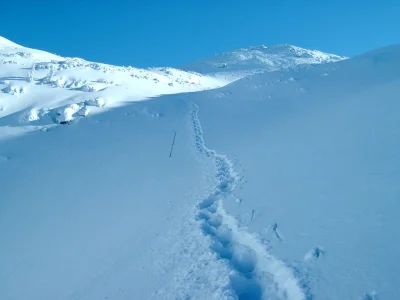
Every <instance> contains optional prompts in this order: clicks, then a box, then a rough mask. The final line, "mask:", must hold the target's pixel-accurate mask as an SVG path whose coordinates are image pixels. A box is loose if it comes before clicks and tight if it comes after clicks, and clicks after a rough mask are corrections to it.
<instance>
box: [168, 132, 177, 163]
mask: <svg viewBox="0 0 400 300" xmlns="http://www.w3.org/2000/svg"><path fill="white" fill-rule="evenodd" d="M175 137H176V131H175V134H174V139H173V140H172V146H171V152H170V153H169V157H171V156H172V150H174V144H175Z"/></svg>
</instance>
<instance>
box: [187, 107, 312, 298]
mask: <svg viewBox="0 0 400 300" xmlns="http://www.w3.org/2000/svg"><path fill="white" fill-rule="evenodd" d="M192 107H193V108H192V112H191V123H192V127H193V131H194V142H195V148H196V150H197V151H198V152H199V153H200V154H201V155H203V156H205V157H207V158H211V159H212V160H213V161H214V163H215V165H216V167H217V174H216V177H217V179H218V185H217V187H216V189H215V192H214V193H213V194H210V195H209V196H208V197H206V198H205V199H203V200H202V201H201V202H200V203H199V205H198V210H199V211H198V215H197V220H198V221H199V223H200V224H201V229H202V231H203V233H204V234H205V235H206V236H209V237H210V238H211V240H212V245H211V249H212V250H213V252H214V253H215V254H216V255H217V256H218V257H219V258H221V259H225V260H227V261H228V263H229V265H230V267H231V272H230V287H229V288H230V289H232V290H233V292H234V293H235V295H236V296H237V299H253V300H257V299H259V300H261V299H271V297H273V299H286V300H310V299H312V296H311V295H309V294H308V289H307V288H306V287H304V286H303V285H302V284H301V283H300V282H299V281H298V279H297V278H296V276H295V275H294V272H293V270H292V269H291V268H289V267H288V266H287V265H285V263H284V262H282V261H281V260H279V259H277V258H276V257H274V256H272V255H271V254H270V253H269V252H268V251H267V250H266V248H265V246H264V245H263V243H262V242H261V241H260V240H259V239H258V238H257V236H256V235H254V234H251V233H249V232H247V231H246V230H245V229H244V228H241V227H240V226H239V224H238V222H237V220H236V219H235V218H234V217H232V216H230V215H229V214H228V213H227V212H226V211H225V209H224V207H223V199H224V198H225V197H226V196H228V195H229V194H230V193H231V192H232V191H234V190H235V188H236V186H237V184H238V183H239V182H240V177H239V174H238V173H237V172H235V170H234V168H233V163H232V162H231V161H230V160H229V158H228V157H226V156H225V155H221V154H219V153H217V152H216V151H215V150H211V149H209V148H207V146H206V144H205V142H204V138H203V131H202V128H201V123H200V120H199V116H198V112H199V106H198V105H197V104H195V103H192Z"/></svg>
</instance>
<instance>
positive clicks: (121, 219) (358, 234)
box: [0, 41, 400, 300]
mask: <svg viewBox="0 0 400 300" xmlns="http://www.w3.org/2000/svg"><path fill="white" fill-rule="evenodd" d="M1 42H2V45H3V47H2V48H3V49H2V50H0V53H3V58H2V60H6V58H5V57H6V55H8V54H11V56H10V57H9V59H11V60H15V61H16V63H6V64H5V65H4V66H5V67H4V68H3V65H0V72H1V74H2V75H1V76H2V77H6V76H7V77H8V78H12V79H7V78H3V79H1V80H2V81H3V82H5V83H3V85H4V87H2V89H4V88H5V92H3V93H2V94H0V103H1V105H2V106H3V107H4V108H3V111H2V113H3V115H2V116H3V117H2V118H1V119H0V126H1V127H0V133H1V134H2V137H3V138H2V139H0V184H1V198H0V299H2V300H3V299H5V300H21V299H28V300H31V299H32V300H54V299H62V300H77V299H81V300H99V299H113V300H114V299H115V300H126V299H154V300H159V299H161V300H164V299H165V300H177V299H179V300H184V299H185V300H186V299H196V300H197V299H201V300H203V299H204V300H209V299H215V300H224V299H225V300H228V299H229V300H266V299H269V300H270V299H272V300H311V299H313V300H315V299H316V300H318V299H322V300H337V299H349V300H371V299H397V295H400V278H399V276H398V275H397V271H398V270H399V269H400V260H398V258H397V256H398V253H399V252H400V243H399V242H398V236H399V235H400V230H399V228H400V219H399V218H398V207H399V205H398V199H399V196H400V185H399V184H398V183H399V182H400V172H399V170H400V159H399V156H398V153H399V151H400V142H399V141H400V130H399V128H400V119H399V117H398V114H399V111H400V102H399V101H398V98H399V95H400V73H399V72H398V70H399V68H400V59H399V58H400V46H392V47H387V48H383V49H378V50H376V51H373V52H370V53H367V54H365V55H362V56H359V57H355V58H351V59H347V60H343V61H338V62H332V63H326V64H325V63H323V64H317V65H315V64H314V63H313V64H312V65H308V67H304V65H300V67H299V68H293V66H294V65H292V66H291V67H287V66H289V65H290V63H289V62H287V63H285V64H284V65H283V66H282V70H277V71H273V72H266V70H268V69H267V68H266V69H264V70H263V71H262V72H260V73H258V71H254V72H252V74H253V75H252V76H248V77H245V78H242V79H240V80H237V81H235V82H233V83H231V84H228V85H227V82H229V80H231V79H232V78H234V76H236V75H237V74H238V73H236V71H235V70H233V71H232V72H233V74H236V75H232V76H231V77H229V76H227V77H229V78H230V79H229V80H227V81H221V80H217V78H218V77H219V76H217V77H213V76H214V75H213V74H211V75H210V77H209V75H200V74H193V73H188V72H185V71H179V70H174V69H168V70H169V71H171V73H172V74H166V73H165V72H166V71H165V70H166V69H148V70H138V69H133V68H120V67H113V66H108V65H102V64H94V63H89V62H85V61H84V60H77V59H75V60H74V59H63V58H56V59H54V62H51V61H49V59H48V57H46V56H47V55H50V56H51V54H47V53H45V52H36V50H30V49H27V48H19V47H18V46H15V45H12V44H10V42H7V41H1ZM7 44H8V46H7ZM21 49H23V50H21ZM31 51H32V52H31ZM18 52H23V53H32V54H31V55H32V56H33V55H34V54H35V55H37V56H36V57H34V58H33V57H32V56H31V57H29V58H27V57H25V56H26V55H20V54H18ZM27 55H29V54H27ZM282 55H285V54H282ZM7 59H8V58H7ZM51 60H53V58H51ZM67 62H68V63H67ZM73 62H79V63H77V65H73ZM42 64H43V66H46V65H49V69H46V68H45V67H43V68H41V67H36V65H38V66H42ZM33 65H35V67H33V68H32V66H33ZM51 65H53V67H50V66H51ZM64 65H66V67H65V68H64V67H63V66H64ZM94 66H95V67H94ZM205 66H206V65H205ZM205 66H204V68H206V67H205ZM24 68H26V69H24ZM32 69H33V70H34V71H33V75H31V73H30V74H29V73H28V72H32ZM123 70H130V71H126V72H125V71H123ZM248 70H250V69H248ZM253 70H257V69H253ZM6 73H7V74H6ZM204 73H206V72H204ZM130 74H149V77H148V78H144V77H140V78H137V77H134V76H133V77H132V76H130ZM156 74H158V75H159V76H161V77H160V78H169V79H170V80H171V81H173V82H174V84H173V86H172V87H171V86H170V85H168V83H170V81H167V80H166V81H165V82H162V81H161V80H160V82H159V83H154V82H152V81H153V78H154V77H153V76H156ZM125 75H126V76H125ZM150 75H151V76H150ZM138 76H139V75H138ZM143 76H145V75H143ZM164 76H165V77H164ZM168 76H170V77H168ZM179 76H182V77H179ZM32 77H33V79H29V78H32ZM189 77H190V78H189ZM46 78H47V79H46ZM50 78H53V79H55V82H57V79H60V78H61V80H64V81H59V82H66V81H68V80H72V79H71V78H76V81H74V82H80V81H85V84H86V85H89V86H92V85H94V87H95V88H96V91H93V90H90V91H87V90H86V88H85V89H84V90H82V89H81V87H82V86H84V84H82V86H79V87H77V88H75V87H73V86H67V85H64V84H60V85H57V84H55V83H54V80H50ZM96 78H100V79H101V78H104V79H105V80H115V82H118V84H119V85H118V84H115V85H113V84H111V83H104V84H105V85H107V88H106V89H104V86H102V87H100V88H99V89H97V87H98V86H97V84H98V83H99V82H98V81H96ZM177 78H184V81H186V80H188V81H189V82H190V79H194V78H197V79H199V80H200V83H193V84H190V83H187V82H184V83H179V80H178V81H177ZM219 78H220V77H219ZM7 81H8V82H7ZM49 82H50V83H49ZM100 83H101V82H100ZM206 83H207V84H206ZM12 84H15V85H21V84H23V85H24V87H25V88H24V89H23V93H22V94H21V93H16V94H12V93H11V94H10V93H9V92H8V91H9V89H7V86H10V85H12ZM155 86H157V89H156V90H153V89H152V88H150V87H155ZM164 88H165V90H164ZM169 88H171V90H168V89H169ZM161 91H163V92H161ZM164 91H169V93H168V94H169V95H161V96H158V95H160V94H167V92H164ZM184 91H188V92H190V93H183V92H184ZM194 91H196V92H194ZM174 93H176V94H174ZM100 99H102V100H100ZM114 99H115V100H114ZM138 100H147V101H138ZM121 104H125V105H121ZM75 105H77V106H78V107H76V106H75ZM78 108H79V110H78ZM110 108H113V109H110ZM81 110H82V111H87V112H88V113H82V111H81ZM34 111H36V112H37V113H36V114H35V113H33V112H34ZM74 111H77V112H74ZM92 112H93V113H92ZM97 112H102V113H101V114H100V113H97ZM36 115H37V118H35V116H36ZM35 119H36V120H35ZM60 123H62V124H69V126H65V125H62V124H60ZM35 126H37V127H35ZM38 129H40V130H38ZM28 130H30V131H33V132H31V133H29V134H25V135H23V136H19V137H18V138H12V139H11V138H7V139H6V138H5V137H10V135H11V134H12V135H14V136H15V135H17V134H20V133H22V132H25V133H26V131H28Z"/></svg>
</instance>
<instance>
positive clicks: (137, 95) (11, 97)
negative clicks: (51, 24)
mask: <svg viewBox="0 0 400 300" xmlns="http://www.w3.org/2000/svg"><path fill="white" fill-rule="evenodd" d="M224 84H226V81H224V80H218V79H215V78H211V77H208V76H202V75H200V74H194V73H190V72H184V71H181V70H177V69H173V68H152V69H146V70H144V69H137V68H133V67H116V66H111V65H106V64H101V63H93V62H88V61H85V60H83V59H80V58H63V57H60V56H56V55H53V54H50V53H47V52H44V51H40V50H35V49H30V48H25V47H22V46H19V45H16V44H14V43H12V42H10V41H8V40H6V39H4V38H1V39H0V92H1V93H0V118H3V120H2V122H3V123H2V124H3V125H11V126H13V127H9V128H5V127H3V128H1V129H0V139H1V138H2V137H5V136H13V135H15V134H19V133H21V132H24V131H30V130H36V129H40V128H43V126H44V125H52V124H58V123H60V122H63V123H64V122H69V121H72V120H73V119H74V118H76V117H78V118H79V117H84V116H86V115H88V114H89V113H97V112H101V111H105V110H106V109H107V108H112V107H116V106H119V105H121V104H123V103H124V102H126V101H128V100H127V99H128V98H129V101H138V100H145V99H148V98H150V97H155V96H159V95H162V94H176V93H182V92H193V91H199V90H204V89H209V88H215V87H219V86H222V85H224ZM13 114H14V115H13ZM9 115H13V116H12V117H11V119H10V118H8V119H7V121H5V120H4V117H5V116H9ZM0 122H1V121H0Z"/></svg>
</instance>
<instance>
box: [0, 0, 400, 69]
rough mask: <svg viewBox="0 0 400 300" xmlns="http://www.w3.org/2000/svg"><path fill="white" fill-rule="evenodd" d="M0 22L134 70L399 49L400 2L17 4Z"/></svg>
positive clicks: (35, 40)
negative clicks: (253, 49)
mask: <svg viewBox="0 0 400 300" xmlns="http://www.w3.org/2000/svg"><path fill="white" fill-rule="evenodd" d="M0 16H1V17H0V35H1V36H3V37H5V38H8V39H10V40H12V41H14V42H16V43H18V44H21V45H24V46H27V47H31V48H37V49H42V50H46V51H49V52H52V53H56V54H59V55H62V56H75V57H82V58H85V59H87V60H91V61H99V62H104V63H111V64H116V65H132V66H137V67H147V66H179V65H181V64H184V63H187V62H191V61H195V60H198V59H201V58H204V57H207V56H210V55H213V54H214V53H216V52H222V51H228V50H232V49H235V48H240V47H246V46H253V45H260V44H264V45H272V44H278V43H287V44H293V45H297V46H300V47H305V48H313V49H319V50H322V51H325V52H330V53H335V54H340V55H348V56H353V55H356V54H359V53H362V52H365V51H368V50H372V49H374V48H377V47H381V46H386V45H389V44H395V43H400V1H399V0H379V1H378V0H375V1H372V0H364V1H362V0H332V1H323V0H322V1H314V0H310V1H308V0H296V1H293V0H286V1H285V0H272V1H270V0H246V1H242V0H203V1H193V0H169V1H168V0H131V1H119V0H113V1H105V0H97V1H93V0H86V1H85V0H82V1H78V0H69V1H51V0H37V1H33V0H18V1H7V4H4V5H2V9H1V13H0Z"/></svg>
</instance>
